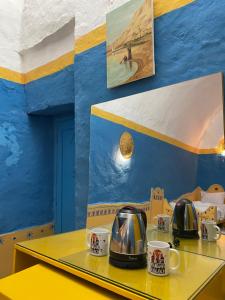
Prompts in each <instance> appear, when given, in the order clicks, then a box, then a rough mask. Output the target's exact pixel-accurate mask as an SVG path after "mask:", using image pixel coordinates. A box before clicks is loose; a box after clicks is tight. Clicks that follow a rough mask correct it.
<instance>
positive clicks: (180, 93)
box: [94, 73, 223, 149]
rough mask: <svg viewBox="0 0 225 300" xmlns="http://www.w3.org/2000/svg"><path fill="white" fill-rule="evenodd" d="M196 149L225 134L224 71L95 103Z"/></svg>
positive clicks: (217, 141)
mask: <svg viewBox="0 0 225 300" xmlns="http://www.w3.org/2000/svg"><path fill="white" fill-rule="evenodd" d="M94 107H97V108H100V109H102V110H104V111H106V112H110V113H113V114H114V115H117V116H121V117H123V118H125V119H128V120H131V121H133V122H135V123H137V124H140V125H142V126H144V127H147V128H149V129H152V130H155V131H157V132H159V133H161V134H165V135H166V136H169V137H171V138H174V139H176V140H178V141H181V142H183V143H185V144H187V145H190V146H192V147H195V148H203V149H209V148H214V147H216V146H217V145H218V143H219V141H220V139H221V138H222V137H223V113H222V112H223V84H222V75H221V73H217V74H213V75H209V76H205V77H201V78H198V79H194V80H189V81H185V82H181V83H179V84H175V85H171V86H167V87H163V88H159V89H155V90H152V91H148V92H145V93H140V94H136V95H132V96H128V97H124V98H121V99H116V100H113V101H109V102H104V103H100V104H97V105H94Z"/></svg>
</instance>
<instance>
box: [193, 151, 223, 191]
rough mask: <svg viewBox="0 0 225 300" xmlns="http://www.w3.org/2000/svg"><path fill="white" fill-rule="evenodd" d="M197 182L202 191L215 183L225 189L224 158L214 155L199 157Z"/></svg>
mask: <svg viewBox="0 0 225 300" xmlns="http://www.w3.org/2000/svg"><path fill="white" fill-rule="evenodd" d="M197 182H198V185H199V186H200V187H201V188H202V189H204V190H207V189H208V187H209V186H210V185H212V184H215V183H217V184H221V185H222V186H223V187H224V188H225V158H224V157H223V156H221V155H216V154H209V155H206V154H204V155H203V154H202V155H199V163H198V176H197Z"/></svg>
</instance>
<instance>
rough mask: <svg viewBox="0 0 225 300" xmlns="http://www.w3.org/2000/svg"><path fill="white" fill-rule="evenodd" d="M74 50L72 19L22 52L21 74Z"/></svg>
mask: <svg viewBox="0 0 225 300" xmlns="http://www.w3.org/2000/svg"><path fill="white" fill-rule="evenodd" d="M73 49H74V19H72V20H71V21H70V22H69V23H68V24H66V25H64V26H63V27H62V28H61V29H59V30H58V31H57V32H55V33H53V34H52V35H50V36H48V37H46V38H45V39H44V40H43V41H42V42H40V43H38V44H37V45H35V46H34V47H32V48H29V49H26V50H23V52H22V67H23V69H22V70H23V73H26V72H29V71H31V70H33V69H35V68H37V67H40V66H43V65H45V64H46V63H48V62H49V61H52V60H54V59H56V58H58V57H60V56H62V55H63V54H66V53H68V52H70V51H72V50H73Z"/></svg>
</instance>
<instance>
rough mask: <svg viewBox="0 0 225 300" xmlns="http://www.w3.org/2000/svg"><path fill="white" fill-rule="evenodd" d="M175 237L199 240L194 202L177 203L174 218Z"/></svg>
mask: <svg viewBox="0 0 225 300" xmlns="http://www.w3.org/2000/svg"><path fill="white" fill-rule="evenodd" d="M172 222H173V224H172V227H173V235H174V237H181V238H192V239H198V238H199V235H198V218H197V213H196V210H195V207H194V205H193V203H192V201H190V200H188V199H180V200H178V201H177V203H176V205H175V208H174V212H173V218H172Z"/></svg>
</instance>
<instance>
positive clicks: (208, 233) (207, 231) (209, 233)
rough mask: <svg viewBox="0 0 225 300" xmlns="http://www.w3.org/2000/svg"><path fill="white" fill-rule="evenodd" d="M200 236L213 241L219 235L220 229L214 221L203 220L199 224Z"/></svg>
mask: <svg viewBox="0 0 225 300" xmlns="http://www.w3.org/2000/svg"><path fill="white" fill-rule="evenodd" d="M201 236H202V239H203V240H207V241H209V242H213V241H216V240H218V239H219V238H220V237H221V230H220V228H219V227H218V226H217V225H216V222H214V221H210V220H205V221H202V224H201Z"/></svg>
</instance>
